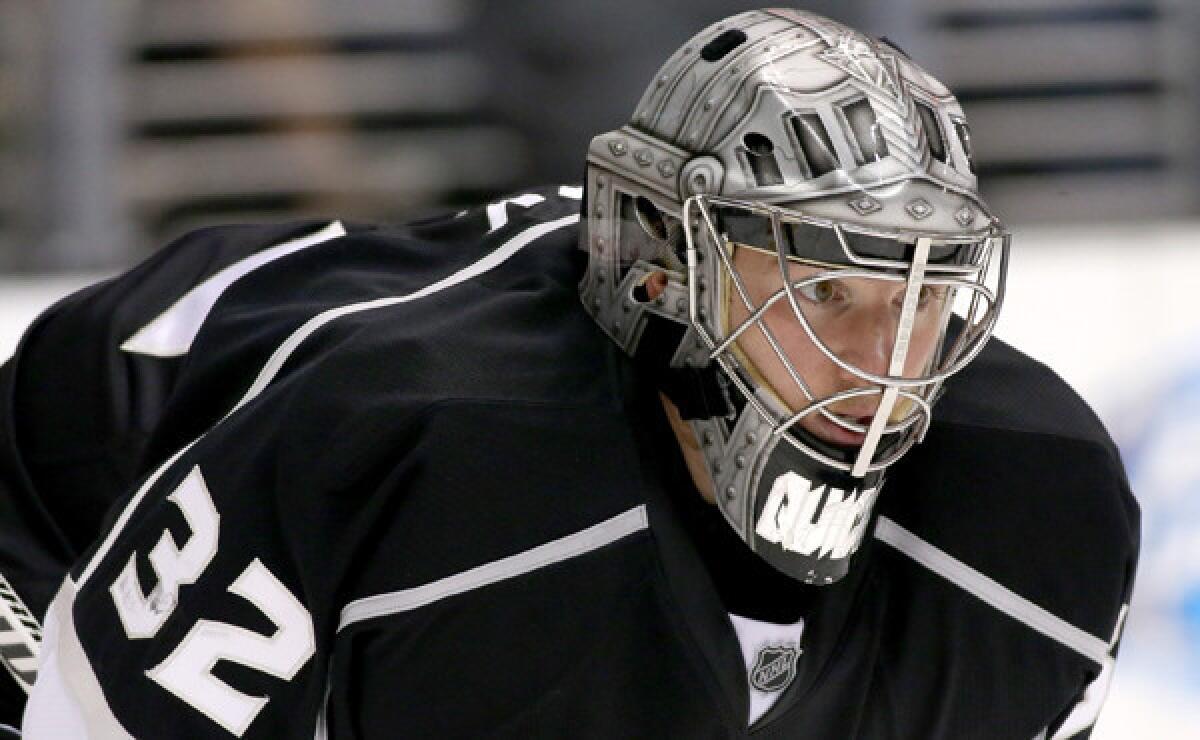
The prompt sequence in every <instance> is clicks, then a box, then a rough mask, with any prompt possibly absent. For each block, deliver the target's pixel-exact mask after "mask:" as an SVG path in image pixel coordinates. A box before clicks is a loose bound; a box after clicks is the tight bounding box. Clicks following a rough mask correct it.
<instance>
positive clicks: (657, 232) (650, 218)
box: [633, 195, 670, 242]
mask: <svg viewBox="0 0 1200 740" xmlns="http://www.w3.org/2000/svg"><path fill="white" fill-rule="evenodd" d="M633 212H634V214H635V215H636V216H637V222H638V225H639V226H641V227H642V231H645V232H646V235H647V236H649V237H650V238H651V239H654V240H655V241H660V242H665V241H667V238H668V237H669V236H670V232H669V231H668V229H667V221H666V219H664V218H663V215H662V211H660V210H658V207H657V206H655V205H654V204H653V203H652V202H650V199H649V198H646V197H643V196H640V195H639V196H638V197H637V198H636V199H634V201H633Z"/></svg>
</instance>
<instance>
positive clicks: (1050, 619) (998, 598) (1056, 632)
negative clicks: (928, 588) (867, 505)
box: [875, 516, 1111, 666]
mask: <svg viewBox="0 0 1200 740" xmlns="http://www.w3.org/2000/svg"><path fill="white" fill-rule="evenodd" d="M875 538H876V539H878V540H881V541H883V542H886V543H887V544H889V545H891V546H892V547H894V548H896V549H897V550H899V551H900V552H902V553H904V554H905V555H907V556H909V557H910V558H912V559H913V560H915V561H917V562H918V563H920V564H921V565H923V566H925V567H926V568H928V569H929V570H931V571H933V572H934V573H937V574H938V575H939V576H941V577H942V578H945V579H946V580H947V581H950V582H951V583H953V584H954V585H956V586H958V587H959V588H961V589H962V590H964V591H966V592H967V593H969V594H972V595H973V596H975V597H976V598H978V599H979V600H980V601H982V602H984V603H985V604H988V605H989V606H992V607H994V608H995V609H998V610H1000V611H1002V612H1004V613H1005V614H1007V615H1008V616H1010V617H1012V618H1013V619H1015V620H1017V621H1018V622H1021V623H1023V624H1025V625H1026V626H1027V627H1031V628H1032V629H1034V630H1036V631H1038V632H1041V633H1042V634H1043V635H1045V636H1046V637H1049V638H1050V639H1052V640H1055V641H1056V642H1058V643H1060V644H1062V645H1065V646H1066V647H1068V648H1070V649H1072V650H1074V651H1075V652H1077V653H1079V654H1080V655H1082V656H1084V657H1085V658H1089V659H1090V660H1093V661H1095V662H1096V663H1099V664H1100V665H1101V666H1103V665H1105V664H1107V663H1108V662H1109V661H1110V660H1111V658H1110V657H1109V655H1108V645H1107V644H1106V643H1105V642H1104V640H1101V639H1100V638H1099V637H1095V636H1093V635H1090V634H1088V633H1087V632H1084V631H1083V630H1081V629H1079V628H1078V627H1076V626H1075V625H1073V624H1071V623H1070V622H1067V621H1066V620H1065V619H1062V618H1061V617H1057V616H1055V615H1054V614H1051V613H1050V612H1048V611H1046V610H1045V609H1043V608H1042V607H1040V606H1038V605H1037V604H1035V603H1033V602H1032V601H1029V600H1028V599H1026V598H1025V597H1023V596H1021V595H1019V594H1017V593H1014V592H1013V591H1010V590H1008V589H1007V588H1005V587H1004V586H1002V585H1001V584H999V583H997V582H996V581H994V580H992V579H991V578H989V577H988V576H986V575H984V574H983V573H980V572H979V571H977V570H975V569H974V568H972V567H970V566H969V565H967V564H966V563H963V562H962V561H960V560H956V559H955V558H953V557H952V556H950V555H949V554H947V553H945V552H943V551H942V550H940V549H938V548H937V547H935V546H933V545H931V544H929V543H928V542H926V541H924V540H922V539H921V538H919V537H917V536H916V535H915V534H913V533H912V532H909V531H908V530H907V529H905V528H904V527H901V526H900V525H899V524H896V523H895V522H893V521H892V520H891V519H888V518H887V517H885V516H881V517H879V522H878V523H877V524H876V526H875Z"/></svg>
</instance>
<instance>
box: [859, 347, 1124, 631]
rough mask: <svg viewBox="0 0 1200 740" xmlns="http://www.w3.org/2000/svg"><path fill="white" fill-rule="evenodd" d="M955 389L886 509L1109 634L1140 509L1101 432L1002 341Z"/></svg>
mask: <svg viewBox="0 0 1200 740" xmlns="http://www.w3.org/2000/svg"><path fill="white" fill-rule="evenodd" d="M951 383H952V384H951V385H950V386H949V389H948V391H947V393H946V395H945V397H944V398H943V399H942V400H941V401H939V403H938V405H937V406H935V407H934V423H933V424H932V425H931V427H930V430H929V432H928V434H927V436H926V439H925V440H924V442H922V443H921V444H920V445H918V446H917V447H916V448H914V450H913V451H912V452H910V453H909V455H907V456H906V457H905V459H904V460H902V461H901V463H900V464H898V465H897V467H896V469H895V470H894V475H893V483H889V487H891V486H892V485H893V484H894V486H895V490H893V491H891V495H888V494H885V495H884V497H883V498H882V499H881V510H882V512H883V513H884V514H885V515H886V516H888V517H889V518H891V519H892V520H893V521H894V522H895V523H897V524H899V525H900V526H901V527H903V528H904V529H905V530H907V531H909V532H910V533H911V534H912V535H913V536H915V537H916V538H918V539H920V540H923V541H925V542H926V543H927V544H929V545H932V546H933V547H934V548H936V549H937V550H940V551H941V552H943V553H945V554H946V555H948V556H949V557H951V558H953V559H954V560H957V561H958V562H959V563H961V564H963V565H964V566H966V567H967V568H969V569H971V570H973V571H975V572H978V573H982V574H984V575H985V576H986V577H987V578H988V579H990V580H991V581H994V582H997V583H999V584H1000V585H1001V586H1003V587H1004V588H1005V589H1007V590H1009V591H1011V592H1013V593H1015V594H1018V595H1020V597H1021V598H1023V599H1026V600H1029V601H1031V602H1033V603H1034V604H1037V605H1039V606H1041V607H1042V608H1045V609H1048V610H1049V611H1051V612H1052V613H1054V614H1056V615H1057V616H1058V617H1061V618H1062V619H1064V620H1066V622H1068V623H1069V624H1071V625H1075V626H1077V627H1079V628H1081V629H1084V630H1086V631H1087V632H1089V633H1091V634H1093V635H1102V636H1105V637H1107V636H1108V635H1109V634H1110V633H1111V632H1112V630H1113V627H1114V624H1115V623H1116V615H1117V611H1118V610H1119V608H1120V606H1121V604H1122V603H1124V602H1125V601H1126V600H1127V599H1128V590H1129V588H1130V586H1131V583H1132V577H1133V571H1134V568H1135V565H1136V560H1137V552H1138V547H1139V511H1138V505H1137V502H1136V500H1135V499H1134V497H1133V494H1132V493H1131V491H1130V488H1129V482H1128V479H1127V477H1126V474H1125V471H1124V467H1123V465H1122V462H1121V458H1120V455H1119V452H1118V450H1117V448H1116V446H1115V445H1114V444H1113V442H1112V440H1111V439H1110V437H1109V435H1108V432H1107V431H1106V430H1105V428H1104V425H1103V424H1102V423H1101V422H1100V420H1099V419H1098V418H1097V417H1096V415H1095V414H1094V413H1093V412H1092V410H1091V408H1090V407H1089V406H1088V405H1087V403H1086V402H1084V401H1083V400H1082V399H1081V398H1080V397H1079V395H1078V394H1076V393H1075V392H1074V391H1073V390H1072V389H1071V388H1070V387H1069V386H1068V385H1067V384H1066V383H1065V382H1064V381H1063V380H1062V379H1061V378H1059V377H1058V376H1057V375H1056V374H1055V373H1054V372H1053V371H1052V370H1050V369H1049V368H1048V367H1046V366H1045V365H1043V364H1041V363H1039V362H1036V361H1035V360H1033V359H1031V358H1029V357H1027V356H1026V355H1024V354H1022V353H1020V352H1019V351H1017V350H1016V349H1014V348H1012V347H1010V346H1008V345H1006V344H1004V343H1002V342H1000V341H998V340H994V339H993V340H992V341H991V342H989V344H988V346H987V348H986V349H985V350H984V351H983V352H982V353H981V355H980V356H979V357H978V358H977V359H976V360H975V362H974V363H973V364H972V365H971V366H969V367H968V369H966V370H964V371H963V372H962V373H961V374H960V375H958V376H955V377H954V378H953V379H952V381H951ZM1081 583H1087V584H1089V586H1088V588H1086V589H1082V588H1080V586H1079V584H1081Z"/></svg>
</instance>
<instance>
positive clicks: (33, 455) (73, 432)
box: [0, 222, 344, 725]
mask: <svg viewBox="0 0 1200 740" xmlns="http://www.w3.org/2000/svg"><path fill="white" fill-rule="evenodd" d="M338 233H344V230H343V228H342V227H341V225H340V224H336V225H335V224H328V223H324V222H305V223H295V224H287V225H283V226H270V227H266V226H263V227H257V226H236V227H217V228H209V229H203V230H199V231H196V232H192V233H190V234H187V235H185V236H183V237H181V238H180V239H178V240H176V241H174V242H172V243H171V244H169V245H167V246H166V247H164V248H163V249H162V250H160V251H159V252H157V253H156V254H154V255H153V256H151V257H150V258H148V259H147V260H146V261H144V262H143V263H141V264H140V265H138V266H136V267H134V268H132V269H131V270H129V271H128V272H126V273H124V274H122V275H119V276H117V277H114V278H112V279H110V280H106V281H103V282H100V283H97V284H95V285H92V286H90V287H88V288H85V289H83V290H81V291H79V292H77V293H75V294H73V295H71V296H68V297H67V298H64V299H63V300H61V301H59V302H58V303H57V304H55V305H53V306H52V307H50V308H49V309H47V310H46V311H45V312H43V313H42V314H41V315H40V316H39V317H38V318H37V319H36V320H35V321H34V322H33V323H32V325H31V326H30V327H29V329H28V330H27V331H26V332H25V335H24V337H23V338H22V341H21V343H20V344H19V346H18V348H17V351H16V353H15V355H14V356H13V357H12V358H10V359H9V360H8V361H7V362H5V363H4V364H3V365H2V366H0V575H3V576H4V577H5V578H6V579H7V581H8V582H9V583H10V584H11V587H12V590H13V592H14V593H15V594H16V595H17V596H18V597H19V598H20V599H21V600H22V601H23V602H24V603H25V604H26V605H27V607H28V609H29V611H30V612H31V613H32V614H33V615H35V616H36V617H37V618H38V619H40V618H41V617H42V616H43V615H44V613H45V611H46V608H47V606H48V605H49V603H50V600H51V598H52V597H53V595H54V592H55V591H56V590H57V588H58V585H59V583H60V581H61V580H62V578H63V575H64V574H65V572H66V570H67V568H68V567H69V565H70V564H71V562H72V561H74V560H75V559H76V558H77V557H78V556H79V555H80V554H81V553H82V552H83V551H84V550H85V549H86V548H87V547H88V545H89V544H90V543H91V541H92V539H93V538H94V537H95V536H96V535H97V533H98V532H99V531H100V528H101V523H102V521H103V518H104V515H105V512H106V511H107V510H108V509H109V507H110V506H111V505H112V504H113V502H114V501H116V500H117V499H118V498H119V497H120V496H122V495H123V494H125V493H126V491H127V489H128V488H129V486H130V484H131V483H132V481H134V480H135V479H136V478H137V477H138V476H139V475H141V473H142V470H143V466H144V453H145V449H146V442H147V440H148V438H149V437H150V435H151V433H152V432H153V430H154V429H155V426H156V424H157V422H158V420H159V418H160V416H161V414H162V413H163V410H164V408H165V407H166V406H167V404H168V403H169V402H170V399H171V397H172V392H173V390H174V387H175V381H176V378H177V377H178V374H179V370H180V367H181V365H182V364H183V363H184V362H185V361H186V360H187V357H188V352H189V349H190V347H191V343H192V341H193V340H194V338H195V336H196V334H197V333H198V332H199V331H200V329H201V328H202V327H203V325H204V323H205V320H206V318H207V315H208V313H209V312H210V311H211V310H212V308H213V306H214V305H215V304H216V302H217V301H218V300H219V299H220V297H221V295H222V294H223V293H224V292H225V290H226V289H227V288H229V287H230V286H231V285H233V284H234V283H236V282H237V281H238V280H241V279H242V278H244V277H245V276H246V275H248V274H249V273H251V272H253V271H254V270H255V269H258V268H260V267H261V266H263V265H265V264H268V263H269V262H271V261H273V260H275V259H278V258H280V257H283V256H286V255H287V254H289V253H291V252H294V251H297V250H298V249H303V248H304V247H305V246H307V245H311V244H315V243H319V241H321V240H323V239H326V238H332V237H334V236H336V235H337V234H338ZM9 683H10V679H9V676H8V674H7V672H4V671H0V686H3V688H2V689H0V722H4V721H8V722H11V723H12V724H14V725H15V724H16V720H17V717H18V716H19V708H20V705H21V704H22V703H23V702H22V698H21V697H22V692H16V691H14V688H15V687H14V686H10V685H8V684H9Z"/></svg>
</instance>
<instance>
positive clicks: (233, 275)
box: [121, 221, 346, 357]
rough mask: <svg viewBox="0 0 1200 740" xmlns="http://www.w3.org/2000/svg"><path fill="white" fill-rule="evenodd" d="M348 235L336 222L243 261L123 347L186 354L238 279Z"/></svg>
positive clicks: (177, 304)
mask: <svg viewBox="0 0 1200 740" xmlns="http://www.w3.org/2000/svg"><path fill="white" fill-rule="evenodd" d="M345 235H346V229H345V227H344V226H342V223H341V222H340V221H334V222H333V223H331V224H329V225H328V226H326V227H325V228H323V229H321V230H320V231H317V232H316V233H313V234H309V235H307V236H302V237H298V238H296V239H290V240H288V241H286V242H283V243H281V244H276V245H275V246H273V247H270V248H269V249H264V250H263V251H261V252H259V253H257V254H253V255H251V256H249V257H246V258H245V259H242V260H239V261H237V262H235V263H233V264H232V265H230V266H228V267H226V268H225V269H223V270H221V271H220V272H218V273H217V274H215V275H213V276H212V277H210V278H208V279H207V280H205V281H204V282H202V283H200V284H198V285H197V286H196V287H194V288H192V289H191V290H189V291H188V292H187V293H185V294H184V295H183V297H182V298H180V299H179V300H178V301H176V302H175V303H174V304H173V305H172V306H171V307H170V308H168V309H167V310H166V311H163V312H162V313H161V314H159V315H158V316H157V317H156V318H155V319H154V320H153V321H151V322H150V323H148V324H146V325H145V326H143V327H142V328H141V329H138V330H137V331H136V332H135V333H134V334H133V336H131V337H129V339H126V340H125V343H124V344H122V345H121V350H122V351H124V352H129V353H132V354H139V355H150V356H151V357H179V356H181V355H186V354H187V353H188V350H190V349H191V348H192V342H193V341H195V339H196V335H197V334H198V333H200V327H201V326H203V325H204V321H205V319H207V318H208V314H209V313H211V312H212V309H213V306H215V305H216V303H217V299H219V298H220V297H221V295H222V294H223V293H224V292H225V291H226V290H227V289H228V288H229V286H230V285H233V284H234V283H235V282H237V281H238V280H241V279H242V278H244V277H245V276H246V275H249V274H250V273H251V272H253V271H255V270H257V269H258V268H260V267H262V266H263V265H266V264H268V263H270V262H274V261H275V260H277V259H279V258H281V257H286V256H287V255H289V254H292V253H293V252H299V251H300V250H302V249H306V248H308V247H311V246H313V245H315V244H320V243H322V242H327V241H329V240H330V239H336V238H338V237H340V236H345Z"/></svg>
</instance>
